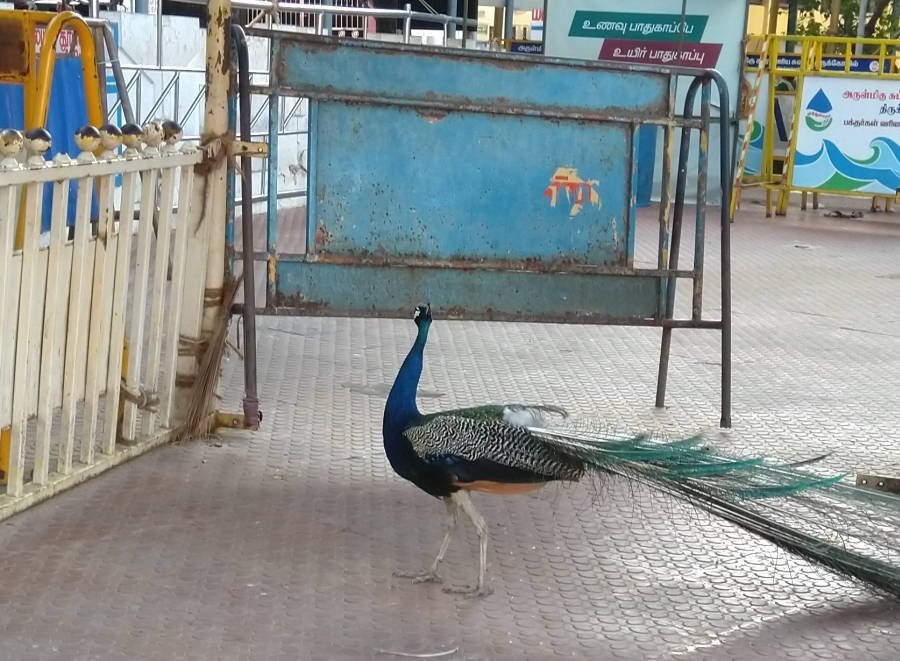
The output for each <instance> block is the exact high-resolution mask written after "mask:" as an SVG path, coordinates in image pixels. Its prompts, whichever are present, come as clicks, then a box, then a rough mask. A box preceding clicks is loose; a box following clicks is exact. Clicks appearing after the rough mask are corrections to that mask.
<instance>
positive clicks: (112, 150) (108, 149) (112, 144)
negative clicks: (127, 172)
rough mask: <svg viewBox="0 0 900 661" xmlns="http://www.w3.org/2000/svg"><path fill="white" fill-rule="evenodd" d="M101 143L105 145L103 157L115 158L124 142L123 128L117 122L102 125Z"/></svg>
mask: <svg viewBox="0 0 900 661" xmlns="http://www.w3.org/2000/svg"><path fill="white" fill-rule="evenodd" d="M100 144H101V145H102V146H103V157H104V158H113V157H114V156H115V154H116V150H117V149H118V148H119V145H121V144H122V129H120V128H119V127H118V126H116V125H115V124H104V125H103V126H101V127H100Z"/></svg>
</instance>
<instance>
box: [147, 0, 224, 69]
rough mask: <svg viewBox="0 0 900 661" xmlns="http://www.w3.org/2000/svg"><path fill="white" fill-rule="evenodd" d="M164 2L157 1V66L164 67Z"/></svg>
mask: <svg viewBox="0 0 900 661" xmlns="http://www.w3.org/2000/svg"><path fill="white" fill-rule="evenodd" d="M162 6H163V3H162V0H157V2H156V66H158V67H161V66H162V35H163V29H162V17H163V13H162ZM230 15H231V8H230V7H229V16H230Z"/></svg>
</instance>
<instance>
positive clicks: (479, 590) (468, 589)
mask: <svg viewBox="0 0 900 661" xmlns="http://www.w3.org/2000/svg"><path fill="white" fill-rule="evenodd" d="M444 592H447V593H449V594H461V595H465V596H466V597H486V596H488V595H489V594H493V592H494V588H492V587H491V586H490V585H481V586H479V585H447V586H445V587H444Z"/></svg>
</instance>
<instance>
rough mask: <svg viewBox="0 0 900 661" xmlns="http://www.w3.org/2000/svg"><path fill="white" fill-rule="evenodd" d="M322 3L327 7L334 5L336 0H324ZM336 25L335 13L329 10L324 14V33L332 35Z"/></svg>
mask: <svg viewBox="0 0 900 661" xmlns="http://www.w3.org/2000/svg"><path fill="white" fill-rule="evenodd" d="M322 4H323V5H325V6H326V7H333V6H334V0H322ZM333 26H334V14H332V13H331V12H327V13H324V14H322V34H324V35H329V36H330V35H331V28H332V27H333Z"/></svg>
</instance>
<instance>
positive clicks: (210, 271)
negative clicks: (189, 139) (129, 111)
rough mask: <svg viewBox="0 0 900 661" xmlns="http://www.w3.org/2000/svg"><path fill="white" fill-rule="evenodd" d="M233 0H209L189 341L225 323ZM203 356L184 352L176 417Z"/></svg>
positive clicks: (188, 277) (181, 416) (188, 280)
mask: <svg viewBox="0 0 900 661" xmlns="http://www.w3.org/2000/svg"><path fill="white" fill-rule="evenodd" d="M230 22H231V3H230V2H229V1H228V0H210V2H209V4H208V6H207V29H206V72H207V74H206V81H207V85H206V105H205V111H204V121H203V133H202V135H201V138H200V142H201V145H202V146H203V148H204V149H205V150H206V151H207V154H206V156H205V158H204V161H203V163H202V164H201V165H200V166H198V168H197V173H198V174H197V178H196V183H195V185H194V188H193V191H192V196H191V219H190V222H191V227H192V232H191V235H190V236H189V238H188V251H189V254H191V255H194V256H195V258H194V259H192V260H190V261H189V263H188V265H187V272H186V274H185V290H184V294H183V296H184V298H183V305H182V314H181V329H180V333H179V334H180V335H181V336H182V337H183V338H185V340H186V341H189V342H190V341H193V342H202V341H204V340H208V339H209V338H210V337H212V336H213V335H214V334H215V332H216V331H217V330H218V329H219V327H220V324H221V306H222V300H223V293H224V291H223V287H224V283H225V208H226V190H225V189H226V178H227V177H226V175H227V172H228V158H227V152H226V150H227V149H228V145H229V143H230V140H229V139H228V138H229V135H228V85H229V71H230V68H231V63H230V61H229V57H228V48H227V44H228V40H229V35H228V32H227V30H228V25H229V24H230ZM199 366H200V359H199V357H198V356H197V355H194V354H193V353H191V354H190V355H180V356H179V357H178V368H177V369H178V372H177V375H176V382H177V383H178V385H179V388H180V389H181V390H180V392H181V395H180V396H178V397H177V398H176V407H177V410H176V419H177V420H178V422H184V420H185V415H186V413H187V407H188V406H189V404H190V401H191V397H190V396H189V395H188V393H189V392H191V391H192V389H193V386H194V383H195V380H196V378H197V374H198V373H199Z"/></svg>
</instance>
